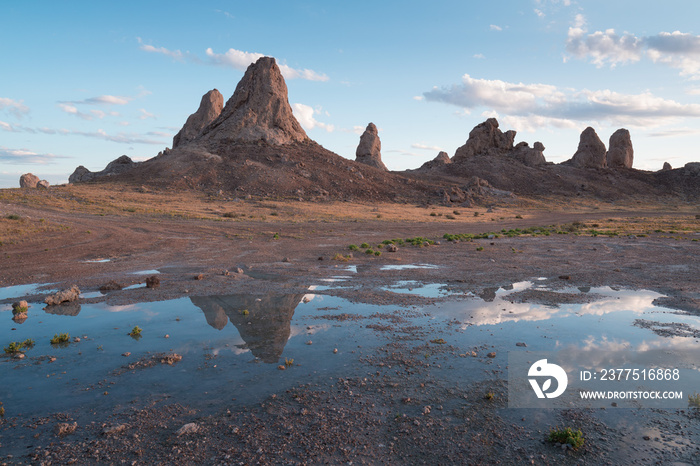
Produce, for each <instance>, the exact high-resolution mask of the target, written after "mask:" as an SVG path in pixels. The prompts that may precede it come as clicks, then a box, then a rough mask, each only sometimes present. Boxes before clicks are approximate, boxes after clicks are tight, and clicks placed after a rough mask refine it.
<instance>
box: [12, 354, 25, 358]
mask: <svg viewBox="0 0 700 466" xmlns="http://www.w3.org/2000/svg"><path fill="white" fill-rule="evenodd" d="M12 357H13V358H15V359H24V353H15V354H13V355H12Z"/></svg>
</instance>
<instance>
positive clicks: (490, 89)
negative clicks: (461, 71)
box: [423, 74, 700, 129]
mask: <svg viewBox="0 0 700 466" xmlns="http://www.w3.org/2000/svg"><path fill="white" fill-rule="evenodd" d="M423 95H424V96H425V98H426V99H427V100H428V101H433V102H444V103H448V104H452V105H456V106H458V107H461V108H463V109H466V110H473V109H476V108H485V109H486V110H487V111H493V112H498V113H500V114H503V115H505V116H506V117H508V118H510V119H511V121H513V122H520V125H518V126H519V127H521V128H522V127H523V126H526V125H525V122H526V120H525V119H524V118H523V117H526V118H527V119H529V120H528V123H527V127H528V128H529V129H531V128H533V127H535V126H537V127H543V126H555V127H558V128H568V127H574V125H576V122H586V123H587V124H590V123H591V122H594V121H598V122H600V121H606V122H609V123H613V124H622V125H625V126H637V127H658V126H661V125H663V124H666V123H669V122H670V121H673V120H675V119H677V118H681V117H700V105H698V104H682V103H679V102H676V101H673V100H667V99H663V98H661V97H657V96H655V95H653V94H652V93H651V92H644V93H641V94H621V93H618V92H614V91H611V90H607V89H604V90H597V91H592V90H588V89H583V90H576V89H569V88H558V87H556V86H552V85H548V84H523V83H509V82H506V81H501V80H486V79H475V78H472V77H471V76H469V75H468V74H465V75H464V76H463V77H462V83H461V84H455V85H452V86H450V87H443V88H438V87H434V88H433V89H432V90H431V91H428V92H425V93H424V94H423ZM576 126H580V125H576Z"/></svg>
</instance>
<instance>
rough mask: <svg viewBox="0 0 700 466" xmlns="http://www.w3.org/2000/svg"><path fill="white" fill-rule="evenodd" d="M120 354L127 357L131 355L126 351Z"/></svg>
mask: <svg viewBox="0 0 700 466" xmlns="http://www.w3.org/2000/svg"><path fill="white" fill-rule="evenodd" d="M122 356H124V357H125V358H128V357H129V356H131V353H130V352H128V351H127V352H126V353H122Z"/></svg>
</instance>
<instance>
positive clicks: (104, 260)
mask: <svg viewBox="0 0 700 466" xmlns="http://www.w3.org/2000/svg"><path fill="white" fill-rule="evenodd" d="M106 262H112V259H89V260H86V261H83V263H84V264H104V263H106Z"/></svg>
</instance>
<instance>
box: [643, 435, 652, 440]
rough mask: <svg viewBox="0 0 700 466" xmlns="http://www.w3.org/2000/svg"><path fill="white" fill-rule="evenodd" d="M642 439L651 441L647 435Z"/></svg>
mask: <svg viewBox="0 0 700 466" xmlns="http://www.w3.org/2000/svg"><path fill="white" fill-rule="evenodd" d="M642 438H643V439H644V440H647V441H648V440H651V437H649V436H648V435H645V436H644V437H642Z"/></svg>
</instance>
